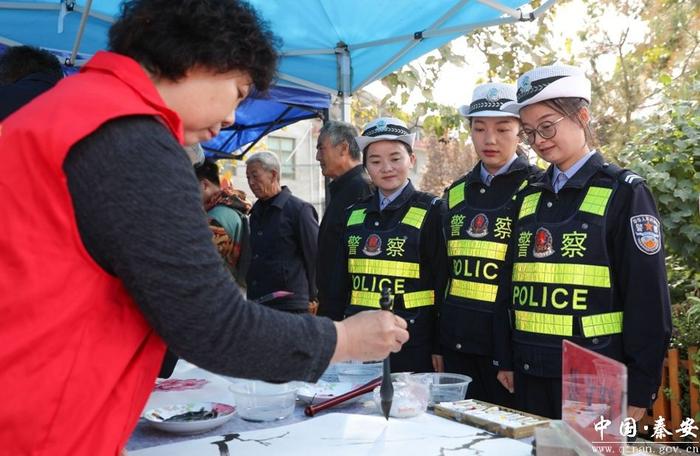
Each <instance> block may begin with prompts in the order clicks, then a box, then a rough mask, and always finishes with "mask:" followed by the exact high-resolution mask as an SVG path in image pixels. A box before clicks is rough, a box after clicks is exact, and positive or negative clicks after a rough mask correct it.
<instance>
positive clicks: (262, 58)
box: [109, 0, 278, 91]
mask: <svg viewBox="0 0 700 456" xmlns="http://www.w3.org/2000/svg"><path fill="white" fill-rule="evenodd" d="M277 45H278V40H277V38H275V36H274V35H273V34H272V32H270V31H269V30H268V28H267V24H266V23H265V22H263V21H262V20H261V19H260V18H259V17H258V15H257V13H256V12H255V10H254V9H253V8H252V7H251V6H249V5H248V4H246V3H243V2H240V1H237V0H127V1H125V2H124V3H123V4H122V12H121V16H120V17H119V19H118V20H117V22H115V23H114V25H112V27H111V28H110V30H109V49H110V50H111V51H113V52H116V53H119V54H123V55H126V56H129V57H131V58H132V59H134V60H136V61H137V62H139V63H140V64H141V65H143V66H144V67H145V68H146V69H147V70H148V71H149V72H151V73H152V74H154V75H156V76H157V77H163V78H166V79H170V80H172V81H177V80H179V79H180V78H182V77H184V76H185V73H186V72H187V71H188V70H189V69H191V68H196V67H201V68H205V69H208V70H212V71H215V72H217V73H227V72H229V71H234V70H238V71H244V72H247V73H249V74H250V76H251V78H252V79H253V84H254V85H255V87H256V89H257V90H261V91H264V90H267V88H268V87H269V86H270V84H271V83H272V78H273V77H274V75H275V70H276V67H277V51H276V49H275V47H276V46H277Z"/></svg>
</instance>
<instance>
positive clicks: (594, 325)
mask: <svg viewBox="0 0 700 456" xmlns="http://www.w3.org/2000/svg"><path fill="white" fill-rule="evenodd" d="M581 329H582V331H583V336H584V337H597V336H609V335H610V334H620V333H622V312H610V313H603V314H597V315H589V316H587V317H581Z"/></svg>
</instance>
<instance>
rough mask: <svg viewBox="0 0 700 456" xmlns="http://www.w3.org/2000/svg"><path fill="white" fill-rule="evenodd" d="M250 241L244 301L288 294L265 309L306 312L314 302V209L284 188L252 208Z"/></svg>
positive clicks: (316, 230) (316, 231)
mask: <svg viewBox="0 0 700 456" xmlns="http://www.w3.org/2000/svg"><path fill="white" fill-rule="evenodd" d="M250 239H251V241H250V242H251V249H252V261H251V264H250V269H249V270H248V275H247V278H246V282H247V284H248V298H249V299H252V300H255V299H258V298H261V297H263V296H265V295H267V294H269V293H272V292H274V291H291V292H293V293H294V295H293V296H290V297H288V298H281V299H276V300H274V301H269V302H268V305H270V307H274V308H277V309H280V310H305V309H307V308H308V306H309V300H310V299H315V298H316V277H315V274H316V248H317V242H318V215H317V214H316V209H314V207H313V206H312V205H311V204H309V203H307V202H305V201H302V200H301V199H299V198H297V197H296V196H294V195H292V192H291V191H289V189H288V188H287V187H286V186H284V187H282V191H281V192H280V193H278V194H277V195H275V196H273V197H272V198H270V199H269V200H265V201H261V200H258V201H257V202H256V203H255V204H254V205H253V209H252V210H251V212H250Z"/></svg>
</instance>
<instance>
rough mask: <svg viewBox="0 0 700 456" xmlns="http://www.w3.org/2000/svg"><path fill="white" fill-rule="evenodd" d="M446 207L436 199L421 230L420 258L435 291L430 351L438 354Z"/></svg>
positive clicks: (443, 281) (445, 269) (445, 278)
mask: <svg viewBox="0 0 700 456" xmlns="http://www.w3.org/2000/svg"><path fill="white" fill-rule="evenodd" d="M446 211H447V208H446V206H445V202H444V201H443V200H441V199H438V200H436V201H435V202H434V203H433V204H432V205H431V207H430V208H429V210H428V214H427V219H426V221H425V225H424V226H423V230H422V232H421V258H426V259H427V263H428V264H429V265H430V275H431V277H430V278H431V282H432V288H433V290H434V291H435V307H434V309H433V310H434V313H435V332H434V334H435V337H434V338H433V347H432V352H433V353H434V354H439V353H440V352H441V351H440V343H439V332H438V331H439V326H440V324H439V322H440V320H439V315H440V309H442V303H443V302H444V300H445V286H446V284H447V247H446V245H445V237H444V236H443V231H442V220H443V218H444V217H445V213H446Z"/></svg>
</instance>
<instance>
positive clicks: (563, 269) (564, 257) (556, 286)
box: [511, 181, 623, 350]
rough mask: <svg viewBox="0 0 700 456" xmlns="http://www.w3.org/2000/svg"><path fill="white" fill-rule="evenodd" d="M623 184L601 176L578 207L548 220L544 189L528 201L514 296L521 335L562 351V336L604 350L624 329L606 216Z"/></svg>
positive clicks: (520, 228)
mask: <svg viewBox="0 0 700 456" xmlns="http://www.w3.org/2000/svg"><path fill="white" fill-rule="evenodd" d="M616 188H617V183H616V182H615V183H612V182H609V181H605V182H602V181H601V182H596V181H593V182H592V183H591V184H590V185H589V187H588V188H587V189H583V190H582V191H581V195H582V199H581V201H580V203H579V206H578V210H577V211H576V212H575V213H574V214H573V215H572V216H571V217H570V218H569V219H567V220H564V221H561V222H556V223H552V222H548V223H545V222H541V221H539V220H538V217H537V213H538V211H539V206H540V197H541V192H540V191H528V192H529V194H528V195H527V196H525V197H524V198H523V200H522V204H521V206H520V210H519V213H518V223H517V227H516V232H515V234H514V235H515V236H516V237H515V240H514V241H515V242H514V247H513V248H514V249H515V250H514V252H512V257H513V273H512V290H511V291H512V294H511V299H512V301H511V303H512V308H513V326H514V334H513V341H514V342H515V343H516V344H518V343H526V344H528V343H529V344H535V345H538V346H550V347H552V348H553V349H555V350H561V340H562V338H574V339H575V341H576V342H577V343H579V344H581V345H584V346H587V347H588V348H591V349H594V350H595V349H597V348H599V347H603V346H605V345H606V344H607V342H606V338H608V337H611V336H615V335H619V334H621V333H622V315H623V314H622V309H621V308H620V307H619V306H616V304H615V301H614V293H613V289H612V276H611V271H610V260H609V255H608V251H607V246H606V240H605V218H606V211H607V209H608V206H609V202H610V201H611V200H612V197H613V195H614V193H615V190H616Z"/></svg>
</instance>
